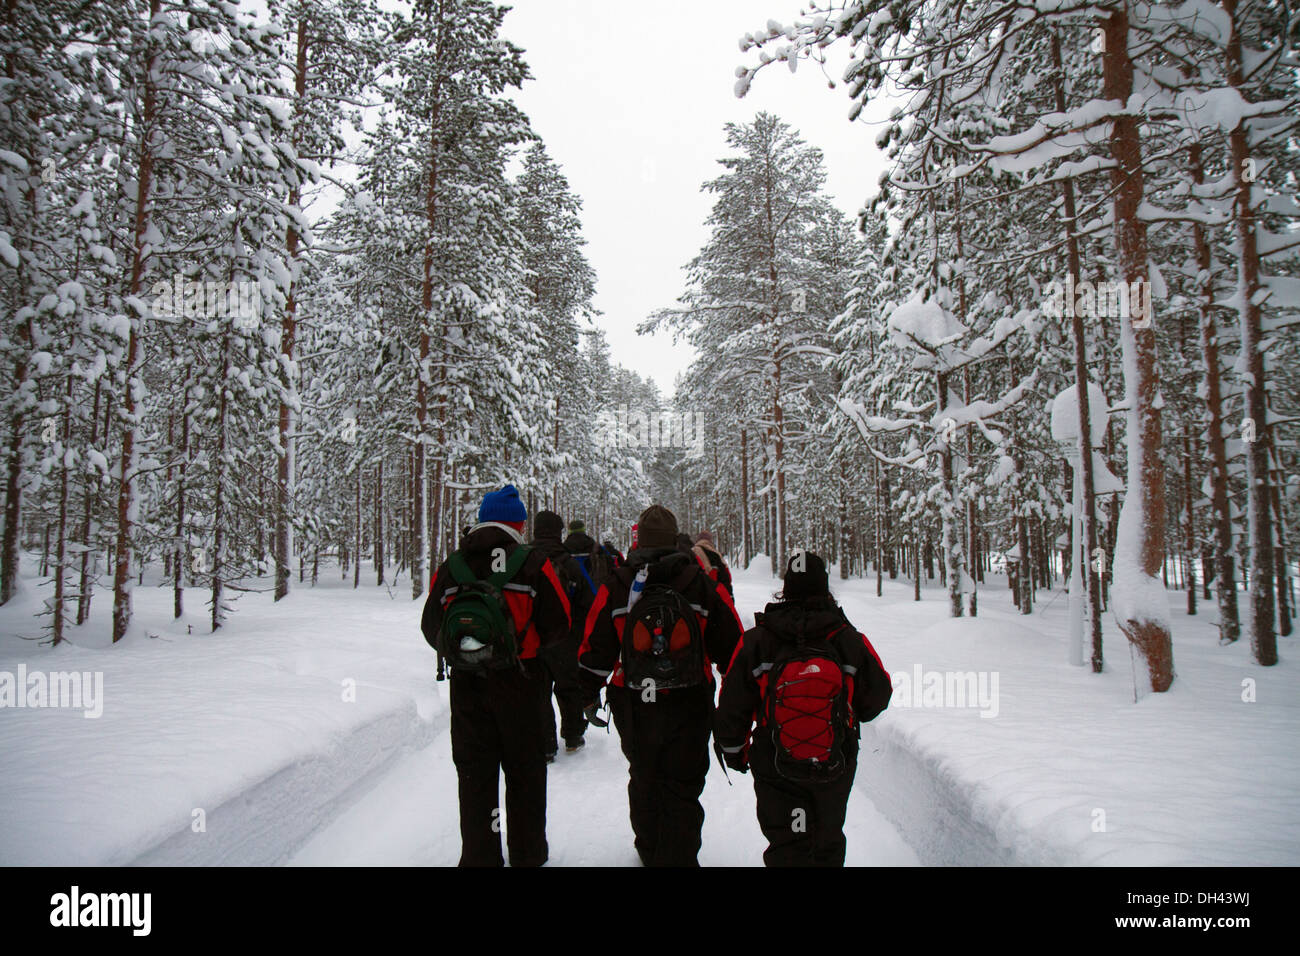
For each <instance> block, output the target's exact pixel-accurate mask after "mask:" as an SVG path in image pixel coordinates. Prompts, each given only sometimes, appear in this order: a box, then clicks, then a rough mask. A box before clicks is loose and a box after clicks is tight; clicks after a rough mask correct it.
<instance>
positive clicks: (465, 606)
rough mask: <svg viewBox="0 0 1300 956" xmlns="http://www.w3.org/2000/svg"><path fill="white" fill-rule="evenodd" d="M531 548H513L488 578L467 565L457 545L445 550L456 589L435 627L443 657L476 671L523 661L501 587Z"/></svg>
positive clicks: (458, 667) (499, 667)
mask: <svg viewBox="0 0 1300 956" xmlns="http://www.w3.org/2000/svg"><path fill="white" fill-rule="evenodd" d="M530 550H531V549H530V548H528V546H527V545H520V546H519V547H517V548H515V550H514V551H512V552H510V557H509V559H508V560H507V561H506V566H505V568H504V569H503V570H501V571H497V572H496V573H494V574H491V575H489V576H488V577H487V579H486V580H483V579H480V578H479V577H478V576H476V575H475V574H474V572H473V571H471V570H470V567H469V565H468V564H467V563H466V562H465V558H464V556H463V555H462V554H461V553H460V552H459V551H453V552H452V553H451V554H450V555H448V557H447V570H448V571H449V572H450V573H451V576H452V579H453V580H454V581H455V582H456V585H457V589H456V596H455V597H454V598H452V600H451V603H450V604H448V605H447V607H446V609H445V610H444V611H443V615H442V625H441V626H440V627H439V628H438V654H439V656H440V657H441V658H442V661H443V662H445V663H447V664H450V665H451V666H452V667H453V668H457V669H460V670H463V671H470V672H474V673H482V672H484V671H490V670H504V669H506V668H509V667H516V666H521V665H520V664H519V641H518V635H517V634H516V633H515V625H514V618H513V616H512V615H511V613H510V607H509V605H508V604H506V598H505V594H504V593H502V592H503V588H504V586H505V584H506V582H508V581H509V580H510V579H511V578H513V577H514V576H515V575H516V574H517V573H518V572H519V569H520V568H521V567H523V565H524V562H525V561H527V560H528V555H529V553H530Z"/></svg>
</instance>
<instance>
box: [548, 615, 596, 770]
mask: <svg viewBox="0 0 1300 956" xmlns="http://www.w3.org/2000/svg"><path fill="white" fill-rule="evenodd" d="M542 663H543V666H542V672H541V681H540V682H539V683H540V685H541V686H540V688H539V690H540V696H541V709H542V726H541V742H542V752H543V753H547V754H553V753H556V752H557V751H558V750H559V749H560V747H559V740H558V739H557V738H556V736H555V708H554V707H552V706H551V694H552V692H554V694H555V699H556V701H557V702H558V703H559V705H560V736H561V737H563V738H564V740H565V741H566V742H568V741H570V740H574V739H577V738H580V737H582V736H583V735H584V734H585V733H586V732H587V718H585V717H584V716H583V715H582V687H581V686H580V685H579V683H578V644H577V641H576V640H575V639H573V638H570V639H568V640H565V641H563V642H562V643H560V644H556V645H554V646H552V647H548V648H545V649H544V650H543V651H542Z"/></svg>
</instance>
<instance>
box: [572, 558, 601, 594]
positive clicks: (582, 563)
mask: <svg viewBox="0 0 1300 956" xmlns="http://www.w3.org/2000/svg"><path fill="white" fill-rule="evenodd" d="M585 557H586V555H585V554H584V555H581V556H575V558H574V560H575V561H577V562H578V570H579V571H581V572H582V576H583V577H584V578H586V579H587V587H589V588H591V593H592V594H593V595H594V594H595V593H596V592H597V591H598V590H599V589H598V588H597V587H596V582H595V581H593V580H592V579H591V575H590V574H588V573H587V562H586V561H583V560H582V558H585Z"/></svg>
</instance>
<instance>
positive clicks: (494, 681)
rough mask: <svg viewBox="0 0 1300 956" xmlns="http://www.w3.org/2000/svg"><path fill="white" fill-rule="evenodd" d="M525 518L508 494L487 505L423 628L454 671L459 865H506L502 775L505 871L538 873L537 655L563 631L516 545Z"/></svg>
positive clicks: (549, 573) (551, 593)
mask: <svg viewBox="0 0 1300 956" xmlns="http://www.w3.org/2000/svg"><path fill="white" fill-rule="evenodd" d="M527 519H528V511H527V509H526V508H525V507H524V505H523V502H521V501H520V500H519V492H518V490H516V488H515V486H514V485H506V486H505V487H504V488H502V489H500V490H499V491H493V492H491V493H489V494H487V495H485V496H484V498H483V503H482V505H481V506H480V507H479V512H478V524H476V525H475V526H474V527H473V528H471V529H470V532H469V534H467V535H466V536H465V538H464V539H463V540H462V542H461V547H460V549H459V550H457V551H453V552H452V553H451V554H450V555H448V557H447V560H446V561H444V562H443V563H442V565H441V566H440V567H439V568H438V571H437V574H435V575H434V579H433V584H432V586H431V587H430V589H429V598H428V600H427V601H426V602H425V605H424V615H423V617H422V619H421V621H420V630H421V631H422V632H423V633H424V639H425V640H426V641H428V642H429V644H430V645H431V646H432V647H433V648H434V649H435V650H437V651H438V656H439V659H440V662H441V663H446V664H448V665H450V667H451V680H450V683H451V756H452V760H453V762H454V763H455V764H456V777H457V780H458V783H459V800H460V841H461V855H460V865H461V866H501V865H503V862H504V861H503V859H502V856H501V826H502V820H501V818H500V813H501V810H500V801H499V797H498V789H499V785H500V784H499V781H500V777H501V773H502V771H504V772H505V781H506V788H505V789H506V817H507V818H508V820H509V824H508V827H507V829H506V834H507V844H508V849H509V856H510V865H511V866H541V865H542V864H543V863H545V862H546V860H547V858H548V856H549V851H548V848H547V844H546V757H545V755H544V754H543V752H542V748H541V747H540V746H539V745H538V744H539V740H540V738H541V734H542V729H541V714H540V711H539V708H538V706H537V703H538V700H539V699H540V697H541V688H542V677H541V675H542V673H543V668H542V664H541V662H540V661H539V660H538V653H539V651H541V650H542V648H544V647H550V646H553V645H556V644H559V643H561V642H563V641H564V640H565V639H566V638H567V637H568V636H569V629H570V623H571V622H570V618H569V601H568V598H567V597H566V595H565V593H564V587H563V585H561V584H560V580H559V578H558V576H557V575H556V573H555V568H554V567H553V566H552V565H551V562H550V561H548V560H547V559H546V557H545V555H543V554H542V553H541V552H540V551H535V550H533V549H531V548H529V547H528V546H527V545H525V544H524V539H523V530H524V522H525V521H527Z"/></svg>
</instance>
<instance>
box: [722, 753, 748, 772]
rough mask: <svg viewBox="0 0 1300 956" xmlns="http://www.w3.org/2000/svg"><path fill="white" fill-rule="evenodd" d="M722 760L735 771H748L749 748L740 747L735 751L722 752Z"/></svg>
mask: <svg viewBox="0 0 1300 956" xmlns="http://www.w3.org/2000/svg"><path fill="white" fill-rule="evenodd" d="M722 762H723V763H725V764H726V765H727V766H728V767H730V768H731V769H732V770H734V771H736V773H749V748H748V747H742V748H741V749H740V750H737V751H736V752H735V753H728V752H727V751H725V750H724V751H723V752H722Z"/></svg>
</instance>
